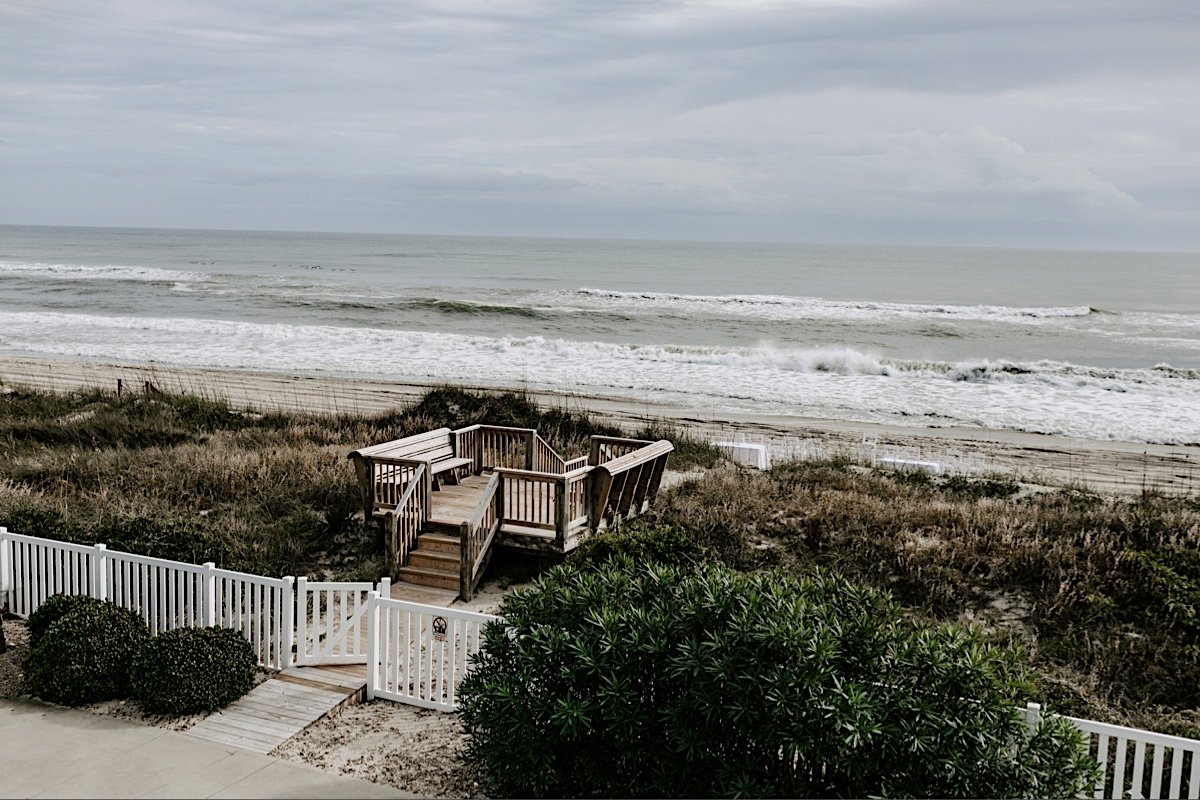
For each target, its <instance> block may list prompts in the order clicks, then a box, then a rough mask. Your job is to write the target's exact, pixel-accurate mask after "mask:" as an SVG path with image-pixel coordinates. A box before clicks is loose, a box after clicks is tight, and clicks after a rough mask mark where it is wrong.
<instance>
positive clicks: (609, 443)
mask: <svg viewBox="0 0 1200 800" xmlns="http://www.w3.org/2000/svg"><path fill="white" fill-rule="evenodd" d="M648 444H654V442H651V441H648V440H646V439H621V438H619V437H616V436H593V437H592V449H591V453H589V454H588V462H587V463H589V464H591V465H592V466H593V467H598V466H600V465H601V464H607V463H608V462H609V461H614V460H616V459H618V458H621V457H622V456H627V455H629V454H630V453H635V452H637V451H638V450H641V449H642V448H643V447H645V446H646V445H648Z"/></svg>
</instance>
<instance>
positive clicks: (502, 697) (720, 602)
mask: <svg viewBox="0 0 1200 800" xmlns="http://www.w3.org/2000/svg"><path fill="white" fill-rule="evenodd" d="M501 614H502V615H503V617H504V619H503V620H502V621H498V622H495V623H491V624H489V625H488V626H487V627H486V628H485V631H484V638H485V643H484V648H483V650H482V651H481V653H480V654H479V655H478V656H477V657H476V658H475V662H474V663H475V667H474V670H473V671H472V672H471V674H470V675H469V676H468V677H467V678H466V679H465V680H464V682H463V683H462V685H461V687H460V689H459V697H460V701H461V709H462V716H463V721H464V723H465V726H466V728H467V731H468V736H469V738H468V747H467V751H466V757H467V759H468V760H469V761H470V762H471V763H472V764H474V765H477V766H479V767H481V768H482V771H483V773H484V774H485V776H486V778H487V780H488V781H489V784H490V785H489V786H488V787H487V788H488V789H490V790H491V791H492V792H495V793H498V794H500V795H504V796H564V797H567V796H600V797H605V796H624V797H639V796H661V797H668V796H682V797H698V796H710V795H714V794H715V795H735V794H737V795H755V796H765V795H778V796H784V797H835V796H851V797H864V796H868V795H883V796H895V795H907V796H918V797H926V796H937V797H981V796H992V797H1009V796H1022V797H1024V796H1041V797H1065V796H1071V795H1074V794H1076V792H1077V791H1078V790H1080V789H1082V788H1084V787H1085V786H1088V785H1090V782H1091V781H1093V780H1094V779H1095V766H1094V763H1093V762H1092V761H1091V760H1090V759H1089V757H1088V754H1087V751H1086V748H1084V746H1083V740H1082V738H1081V736H1080V735H1079V734H1078V732H1076V731H1075V730H1074V728H1072V727H1071V726H1070V724H1069V723H1067V722H1066V721H1065V720H1063V719H1061V718H1056V717H1044V718H1043V720H1042V721H1041V722H1040V723H1039V724H1038V726H1037V727H1036V730H1034V731H1030V729H1029V727H1028V726H1027V725H1026V723H1025V722H1024V720H1023V718H1022V715H1021V713H1020V712H1019V711H1018V709H1017V707H1016V703H1017V702H1018V697H1019V696H1020V693H1021V692H1023V691H1024V690H1025V685H1026V684H1025V674H1024V671H1023V669H1022V668H1021V667H1020V666H1019V664H1018V662H1017V660H1016V658H1015V657H1014V656H1013V655H1012V653H1011V651H1004V650H1001V649H994V648H991V647H988V646H985V645H984V644H982V643H981V641H980V639H979V638H978V636H977V634H976V633H975V632H974V631H972V630H967V629H959V628H954V627H927V626H921V625H918V624H915V623H912V622H909V621H907V620H906V619H905V618H904V617H903V616H902V614H901V611H900V609H899V608H898V606H896V605H895V604H894V603H893V602H892V600H891V599H890V598H889V597H888V596H887V595H884V594H882V593H879V592H876V591H873V590H870V589H866V588H862V587H859V586H856V585H853V584H851V583H849V582H847V581H845V580H843V579H840V578H833V577H828V576H826V575H818V576H817V577H815V578H812V579H806V580H797V579H794V578H790V577H787V576H783V575H779V574H769V575H744V574H739V573H735V572H733V571H731V570H728V569H725V568H721V567H701V568H699V569H697V568H696V567H673V566H664V565H639V566H635V565H634V564H633V562H632V561H630V560H629V559H624V558H619V557H618V558H615V559H613V560H611V561H609V562H607V563H605V564H604V565H602V566H601V567H598V568H596V569H586V570H581V569H576V568H572V567H571V566H570V565H564V566H560V567H557V568H555V569H554V570H552V571H551V572H549V573H547V575H546V576H544V577H543V578H542V579H541V580H539V581H538V582H537V583H536V584H535V585H534V587H532V588H531V589H529V590H525V591H518V592H514V593H513V594H511V595H509V596H508V597H507V598H506V599H505V601H504V604H503V605H502V607H501Z"/></svg>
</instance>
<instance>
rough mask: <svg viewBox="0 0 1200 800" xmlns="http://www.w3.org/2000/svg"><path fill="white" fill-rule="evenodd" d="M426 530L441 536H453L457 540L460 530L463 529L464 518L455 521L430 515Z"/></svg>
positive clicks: (426, 521) (426, 522)
mask: <svg viewBox="0 0 1200 800" xmlns="http://www.w3.org/2000/svg"><path fill="white" fill-rule="evenodd" d="M425 530H426V531H429V532H431V533H437V534H439V535H441V536H452V537H454V540H455V541H458V536H459V531H461V530H462V520H459V521H457V522H455V521H454V520H452V519H435V518H433V517H430V518H429V519H427V520H425Z"/></svg>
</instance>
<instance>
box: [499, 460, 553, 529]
mask: <svg viewBox="0 0 1200 800" xmlns="http://www.w3.org/2000/svg"><path fill="white" fill-rule="evenodd" d="M496 474H497V475H500V476H502V477H503V479H504V481H503V486H502V492H503V494H504V524H506V525H522V526H524V527H527V528H543V529H545V530H551V531H552V530H554V529H555V527H556V526H557V524H558V523H557V520H558V514H557V513H556V507H557V503H556V501H557V498H558V492H557V489H556V488H555V487H556V485H557V484H558V483H559V481H560V480H561V479H562V476H561V475H555V474H552V473H549V472H531V471H529V470H509V469H501V470H497V471H496Z"/></svg>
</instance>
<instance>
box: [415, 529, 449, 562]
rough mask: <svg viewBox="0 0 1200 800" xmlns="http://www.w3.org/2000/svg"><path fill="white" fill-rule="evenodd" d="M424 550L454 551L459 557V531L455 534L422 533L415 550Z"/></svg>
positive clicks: (436, 551) (437, 551) (432, 551)
mask: <svg viewBox="0 0 1200 800" xmlns="http://www.w3.org/2000/svg"><path fill="white" fill-rule="evenodd" d="M419 550H424V551H425V552H426V553H453V554H454V556H455V557H456V558H457V557H458V554H459V552H460V550H461V548H460V546H459V537H458V531H455V532H454V535H453V536H447V535H446V534H444V533H422V534H421V535H420V536H418V537H417V546H416V549H415V550H413V552H414V553H415V552H417V551H419Z"/></svg>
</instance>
